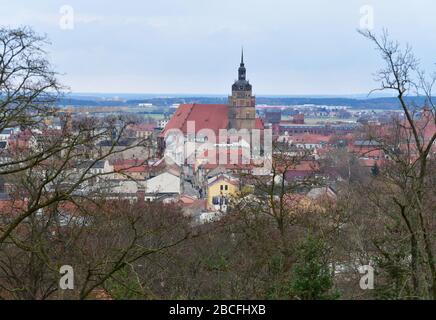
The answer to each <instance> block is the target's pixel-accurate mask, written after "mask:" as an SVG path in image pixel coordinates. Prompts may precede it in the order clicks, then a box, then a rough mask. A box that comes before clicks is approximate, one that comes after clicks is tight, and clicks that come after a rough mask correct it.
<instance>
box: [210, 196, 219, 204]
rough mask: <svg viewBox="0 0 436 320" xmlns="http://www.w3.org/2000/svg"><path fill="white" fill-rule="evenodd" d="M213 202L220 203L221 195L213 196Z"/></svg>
mask: <svg viewBox="0 0 436 320" xmlns="http://www.w3.org/2000/svg"><path fill="white" fill-rule="evenodd" d="M212 204H213V205H218V204H220V197H213V198H212Z"/></svg>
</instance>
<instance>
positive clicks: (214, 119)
mask: <svg viewBox="0 0 436 320" xmlns="http://www.w3.org/2000/svg"><path fill="white" fill-rule="evenodd" d="M228 111H229V107H228V105H226V104H197V103H193V104H182V105H180V106H179V108H178V109H177V111H176V112H175V113H174V114H173V116H172V117H171V119H170V121H169V122H168V124H167V125H166V127H165V130H164V132H163V133H165V132H166V131H168V130H170V129H179V130H181V131H182V132H183V133H184V134H186V132H187V122H188V121H193V122H194V123H195V133H198V131H200V130H202V129H211V130H213V131H214V132H215V134H216V135H218V134H219V130H220V129H227V126H228V123H229V119H228ZM255 128H256V129H263V128H264V125H263V122H262V120H261V119H259V118H257V119H256V123H255Z"/></svg>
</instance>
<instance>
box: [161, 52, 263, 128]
mask: <svg viewBox="0 0 436 320" xmlns="http://www.w3.org/2000/svg"><path fill="white" fill-rule="evenodd" d="M188 121H193V122H194V123H195V132H196V133H197V132H198V131H200V130H202V129H211V130H213V131H214V132H215V134H216V135H217V136H218V133H219V130H220V129H236V130H240V129H247V130H251V129H260V130H263V129H264V125H263V122H262V120H261V119H260V118H257V117H256V98H255V96H254V95H253V92H252V86H251V84H250V83H249V81H248V80H247V79H246V69H245V65H244V53H243V52H242V54H241V63H240V66H239V69H238V80H236V81H235V83H234V84H233V85H232V95H231V96H229V101H228V104H197V103H192V104H182V105H180V106H179V108H178V109H177V110H176V112H175V113H174V114H173V116H172V118H171V119H170V121H169V122H168V124H167V125H166V127H165V129H164V131H163V132H162V136H164V135H165V132H167V131H168V130H170V129H179V130H181V131H182V132H183V133H184V134H186V133H187V122H188Z"/></svg>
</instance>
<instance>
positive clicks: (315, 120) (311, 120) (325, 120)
mask: <svg viewBox="0 0 436 320" xmlns="http://www.w3.org/2000/svg"><path fill="white" fill-rule="evenodd" d="M282 119H283V120H291V119H292V117H288V116H283V117H282ZM356 120H357V119H356V118H350V119H341V118H337V117H332V118H327V117H324V118H304V122H305V123H306V124H317V123H318V122H323V123H328V122H337V121H341V122H350V123H355V122H356Z"/></svg>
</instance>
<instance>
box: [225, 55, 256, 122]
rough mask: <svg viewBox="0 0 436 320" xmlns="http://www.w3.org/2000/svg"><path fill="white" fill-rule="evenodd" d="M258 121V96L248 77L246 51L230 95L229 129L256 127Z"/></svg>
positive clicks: (242, 56)
mask: <svg viewBox="0 0 436 320" xmlns="http://www.w3.org/2000/svg"><path fill="white" fill-rule="evenodd" d="M255 123H256V98H255V97H254V96H253V94H252V87H251V84H250V83H249V82H248V81H247V79H246V69H245V65H244V51H242V53H241V64H240V65H239V69H238V80H236V81H235V83H234V84H233V85H232V95H231V96H229V129H236V130H240V129H249V130H251V129H254V126H255Z"/></svg>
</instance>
